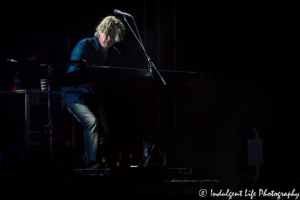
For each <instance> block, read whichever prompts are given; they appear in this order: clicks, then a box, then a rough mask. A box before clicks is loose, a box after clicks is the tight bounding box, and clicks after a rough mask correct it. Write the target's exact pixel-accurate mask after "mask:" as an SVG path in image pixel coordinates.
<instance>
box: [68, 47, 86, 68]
mask: <svg viewBox="0 0 300 200" xmlns="http://www.w3.org/2000/svg"><path fill="white" fill-rule="evenodd" d="M85 52H86V51H85V44H84V43H83V42H79V43H78V44H77V45H76V46H75V48H74V49H73V51H72V53H71V59H70V60H85ZM78 69H79V68H78V67H77V66H69V67H68V71H67V72H68V73H70V72H73V71H76V70H78Z"/></svg>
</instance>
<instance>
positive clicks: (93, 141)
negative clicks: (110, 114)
mask: <svg viewBox="0 0 300 200" xmlns="http://www.w3.org/2000/svg"><path fill="white" fill-rule="evenodd" d="M67 108H68V110H69V112H70V113H72V114H73V115H74V117H76V119H77V120H78V121H79V122H80V123H82V124H83V126H84V148H85V152H84V156H83V159H84V161H85V164H86V167H87V168H88V167H90V166H92V165H95V164H100V161H99V159H98V158H97V153H98V148H99V137H100V136H99V128H98V120H97V118H96V116H95V114H94V113H93V112H92V110H91V109H90V107H89V106H87V105H84V104H79V103H68V102H67ZM100 138H102V137H100Z"/></svg>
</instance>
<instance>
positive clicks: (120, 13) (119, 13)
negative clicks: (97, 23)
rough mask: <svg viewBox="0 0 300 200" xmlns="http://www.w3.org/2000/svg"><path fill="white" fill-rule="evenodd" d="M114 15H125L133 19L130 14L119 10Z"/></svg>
mask: <svg viewBox="0 0 300 200" xmlns="http://www.w3.org/2000/svg"><path fill="white" fill-rule="evenodd" d="M114 13H115V14H117V15H124V16H127V17H131V18H132V16H131V15H130V14H128V13H124V12H122V11H120V10H117V9H115V10H114Z"/></svg>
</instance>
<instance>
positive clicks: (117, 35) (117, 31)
mask: <svg viewBox="0 0 300 200" xmlns="http://www.w3.org/2000/svg"><path fill="white" fill-rule="evenodd" d="M124 34H125V26H124V24H123V23H122V22H121V21H120V20H119V19H117V18H116V17H114V16H108V17H106V18H104V19H103V20H102V21H101V23H100V24H99V25H98V26H97V28H96V32H95V34H94V35H95V36H96V37H98V38H99V42H100V45H101V46H102V48H104V49H108V48H110V47H111V46H112V45H113V44H114V43H115V42H120V41H121V40H123V38H124Z"/></svg>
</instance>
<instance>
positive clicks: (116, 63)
mask: <svg viewBox="0 0 300 200" xmlns="http://www.w3.org/2000/svg"><path fill="white" fill-rule="evenodd" d="M70 60H85V61H86V62H87V64H89V65H96V66H111V67H121V53H120V52H119V51H118V50H117V49H116V48H115V47H114V46H112V47H110V48H109V53H108V58H107V61H106V62H104V60H103V53H102V51H101V48H100V44H99V40H98V38H97V37H93V38H85V39H83V40H81V41H79V42H78V43H77V45H76V46H75V48H74V49H73V51H72V54H71V59H70ZM76 70H79V67H77V66H69V67H68V70H67V73H70V72H73V71H76ZM92 97H93V88H81V87H76V88H75V87H62V90H61V98H62V99H65V100H66V101H67V102H69V103H81V104H86V103H87V102H88V101H89V100H90V99H91V98H92Z"/></svg>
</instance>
